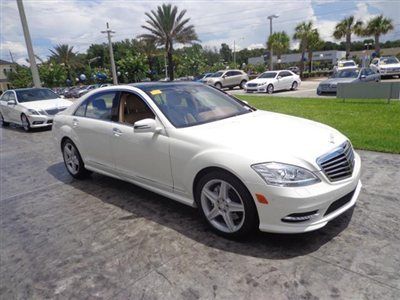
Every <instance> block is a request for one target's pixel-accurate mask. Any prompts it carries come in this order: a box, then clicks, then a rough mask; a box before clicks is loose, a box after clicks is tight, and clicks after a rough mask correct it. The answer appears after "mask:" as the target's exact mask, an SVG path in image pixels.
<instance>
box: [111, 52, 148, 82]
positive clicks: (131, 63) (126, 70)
mask: <svg viewBox="0 0 400 300" xmlns="http://www.w3.org/2000/svg"><path fill="white" fill-rule="evenodd" d="M117 66H118V70H120V71H121V76H122V77H123V78H125V79H126V81H128V83H129V82H138V81H140V80H142V79H144V78H146V76H147V73H148V67H147V57H146V56H145V55H144V54H141V53H136V54H132V53H128V54H127V55H126V56H124V57H123V58H121V59H120V60H118V61H117Z"/></svg>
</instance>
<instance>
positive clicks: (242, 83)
mask: <svg viewBox="0 0 400 300" xmlns="http://www.w3.org/2000/svg"><path fill="white" fill-rule="evenodd" d="M246 82H247V81H246V80H242V82H241V83H240V88H241V89H242V90H243V89H244V88H245V85H246Z"/></svg>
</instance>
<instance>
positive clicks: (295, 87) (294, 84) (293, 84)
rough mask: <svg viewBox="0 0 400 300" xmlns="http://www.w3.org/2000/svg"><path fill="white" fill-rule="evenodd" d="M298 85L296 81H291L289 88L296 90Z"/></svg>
mask: <svg viewBox="0 0 400 300" xmlns="http://www.w3.org/2000/svg"><path fill="white" fill-rule="evenodd" d="M298 86H299V84H298V83H297V81H293V83H292V88H291V90H292V91H294V90H297V87H298Z"/></svg>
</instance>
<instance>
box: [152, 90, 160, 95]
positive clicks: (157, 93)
mask: <svg viewBox="0 0 400 300" xmlns="http://www.w3.org/2000/svg"><path fill="white" fill-rule="evenodd" d="M150 94H152V95H160V94H161V91H160V90H152V91H151V92H150Z"/></svg>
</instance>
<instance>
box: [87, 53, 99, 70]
mask: <svg viewBox="0 0 400 300" xmlns="http://www.w3.org/2000/svg"><path fill="white" fill-rule="evenodd" d="M99 58H100V56H96V57H93V58H91V59H89V69H90V70H92V66H91V65H90V64H91V63H92V62H94V61H96V60H98V59H99Z"/></svg>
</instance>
